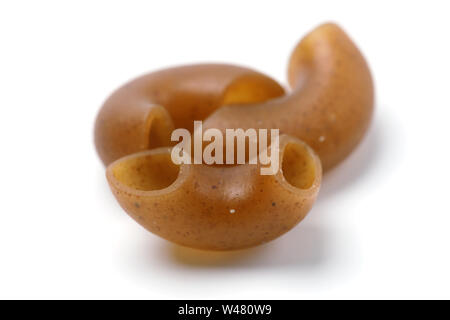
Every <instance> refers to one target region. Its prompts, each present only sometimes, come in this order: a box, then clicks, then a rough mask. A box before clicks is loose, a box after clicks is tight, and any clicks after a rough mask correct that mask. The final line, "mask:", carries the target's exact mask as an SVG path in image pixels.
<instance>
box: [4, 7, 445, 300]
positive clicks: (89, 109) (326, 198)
mask: <svg viewBox="0 0 450 320" xmlns="http://www.w3.org/2000/svg"><path fill="white" fill-rule="evenodd" d="M449 12H450V8H449V5H448V3H447V2H446V1H436V2H432V1H422V2H413V1H405V2H402V1H386V2H384V1H371V2H368V1H367V2H364V1H352V2H348V1H330V2H321V1H305V2H303V3H301V2H300V1H292V2H284V1H274V2H271V3H270V2H264V1H256V2H252V1H220V2H217V1H204V2H197V1H180V2H172V1H158V2H156V1H155V2H150V1H142V2H135V1H129V0H127V1H121V2H116V1H70V2H69V1H52V2H50V1H28V2H24V1H2V2H1V4H0V108H1V109H0V110H1V117H0V142H1V145H0V153H1V158H0V168H1V172H0V194H1V196H0V199H1V201H0V298H162V299H165V298H173V299H175V298H180V299H183V298H193V299H197V298H235V299H240V298H274V299H278V298H450V250H449V246H450V204H449V203H450V202H449V200H450V194H449V190H450V174H449V171H450V170H449V166H450V152H449V146H450V144H449V140H448V139H449V138H450V134H449V133H450V129H449V128H450V118H449V116H450V98H449V92H450V81H449V73H450V60H449V58H450V35H449V33H450V19H449ZM330 20H331V21H335V22H337V23H339V24H340V25H341V26H342V27H343V28H344V29H345V30H346V31H347V32H348V33H349V34H350V36H351V37H352V38H353V39H354V40H355V42H356V43H357V45H358V46H359V47H360V48H361V50H362V52H363V53H364V55H365V56H366V57H367V60H368V62H369V64H370V66H371V69H372V71H373V75H374V78H375V83H376V96H377V103H376V115H375V118H374V122H373V126H372V127H371V129H370V132H369V134H368V135H367V137H366V139H365V140H364V142H363V143H362V144H361V145H360V146H359V147H358V149H357V150H356V151H355V152H354V153H353V154H352V156H351V157H350V158H348V159H347V160H346V161H345V162H344V163H343V164H342V165H340V166H339V167H338V168H336V169H335V170H333V171H332V172H331V173H330V174H328V175H327V176H326V177H325V180H324V182H323V188H322V190H321V193H320V196H319V199H318V201H317V203H316V205H315V207H314V208H313V210H312V211H311V212H310V214H309V215H308V216H307V218H306V219H305V220H304V221H303V222H302V223H301V224H300V225H298V226H297V227H296V228H295V229H293V230H292V231H291V232H289V233H288V234H286V235H285V236H283V237H281V238H279V239H277V240H275V241H273V242H271V243H269V244H267V245H265V246H261V247H258V248H255V249H251V250H246V251H243V252H235V253H228V254H218V253H205V252H200V251H194V250H188V249H183V248H180V247H175V246H174V245H171V244H170V243H168V242H166V241H164V240H161V239H159V238H158V237H156V236H154V235H152V234H150V233H148V232H146V231H145V230H144V229H143V228H141V227H140V226H139V225H138V224H136V223H135V222H134V221H132V220H131V219H130V218H129V217H128V216H127V215H126V214H125V213H124V212H123V211H122V209H121V208H120V207H119V206H118V204H117V203H116V201H115V199H114V197H113V196H112V194H111V193H110V191H109V189H108V186H107V183H106V179H105V178H104V168H103V166H102V165H101V163H100V161H99V160H98V158H97V155H96V153H95V149H94V146H93V123H94V119H95V116H96V112H97V111H98V109H99V107H100V106H101V104H102V102H103V100H104V99H105V98H106V97H107V95H108V94H110V93H111V91H112V90H114V89H115V88H116V87H117V86H119V85H121V84H122V83H123V82H125V81H127V80H129V79H130V78H133V77H135V76H137V75H140V74H142V73H145V72H148V71H152V70H155V69H160V68H164V67H166V66H172V65H177V64H186V63H195V62H229V63H236V64H241V65H246V66H250V67H253V68H255V69H257V70H260V71H262V72H265V73H267V74H269V75H271V76H273V77H274V78H275V79H277V80H279V81H281V82H282V83H286V77H285V72H286V65H287V59H288V57H289V54H290V51H291V49H292V48H293V47H294V46H295V44H296V43H297V42H298V41H299V40H300V38H301V37H302V36H303V35H304V34H305V33H307V32H308V31H310V30H311V29H312V28H313V27H315V26H317V25H318V24H320V23H323V22H325V21H330Z"/></svg>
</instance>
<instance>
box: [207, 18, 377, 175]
mask: <svg viewBox="0 0 450 320" xmlns="http://www.w3.org/2000/svg"><path fill="white" fill-rule="evenodd" d="M288 79H289V83H290V85H291V87H292V92H291V93H290V94H288V95H286V96H284V97H281V98H278V99H272V100H270V101H267V102H264V103H259V104H253V105H246V106H238V105H233V106H224V107H222V108H219V109H217V110H216V111H215V112H214V113H213V114H212V115H211V116H210V117H208V118H207V120H206V121H204V128H205V130H206V129H207V128H218V129H221V130H223V131H224V130H225V129H226V128H243V129H246V128H279V129H280V133H286V134H290V135H293V136H295V137H297V138H299V139H301V140H303V141H305V142H306V143H307V144H308V145H309V146H311V147H312V148H313V149H314V150H315V151H316V152H317V153H318V155H319V157H320V159H321V161H322V167H323V169H324V170H327V169H329V168H331V167H333V166H334V165H336V164H337V163H339V162H340V161H342V160H343V159H344V158H345V157H346V156H347V155H348V154H349V153H350V152H351V151H352V150H353V149H354V148H355V146H356V145H357V144H358V143H359V142H360V140H361V139H362V137H363V136H364V134H365V132H366V131H367V129H368V127H369V123H370V120H371V117H372V113H373V105H374V88H373V82H372V77H371V74H370V70H369V68H368V66H367V63H366V61H365V59H364V57H363V56H362V55H361V53H360V51H359V50H358V48H357V47H356V46H355V45H354V44H353V42H352V40H351V39H350V38H349V37H348V36H347V35H346V34H345V33H344V31H342V30H341V29H340V28H339V27H338V26H337V25H335V24H324V25H321V26H319V27H318V28H316V29H314V30H313V31H312V32H311V33H309V34H308V35H307V36H306V37H304V38H303V39H302V40H301V41H300V43H299V44H298V45H297V46H296V48H295V49H294V51H293V53H292V55H291V58H290V61H289V68H288Z"/></svg>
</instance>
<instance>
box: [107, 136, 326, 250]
mask: <svg viewBox="0 0 450 320" xmlns="http://www.w3.org/2000/svg"><path fill="white" fill-rule="evenodd" d="M279 153H280V161H281V167H280V169H279V170H278V172H277V173H276V174H275V175H260V172H259V167H260V165H249V164H244V165H237V166H208V165H185V164H182V165H180V166H177V165H175V164H173V162H172V160H171V158H170V147H166V148H158V149H153V150H150V151H144V152H141V153H137V154H133V155H130V156H127V157H124V158H121V159H119V160H117V161H115V162H113V163H112V164H111V165H109V166H108V169H107V173H106V176H107V178H108V182H109V184H110V186H111V189H112V190H113V193H114V195H115V197H116V198H117V200H118V201H119V203H120V205H121V206H122V208H123V209H124V210H125V211H126V212H128V214H129V215H130V216H131V217H132V218H133V219H135V220H136V221H137V222H138V223H140V224H141V225H142V226H144V227H145V228H146V229H147V230H149V231H151V232H153V233H155V234H157V235H159V236H161V237H163V238H165V239H167V240H170V241H172V242H175V243H178V244H181V245H184V246H189V247H193V248H200V249H210V250H232V249H241V248H246V247H251V246H255V245H258V244H261V243H264V242H267V241H269V240H272V239H275V238H276V237H278V236H280V235H281V234H283V233H285V232H287V231H288V230H290V229H291V228H292V227H294V226H295V225H296V224H297V223H298V222H300V221H301V220H302V219H303V218H304V216H305V215H306V214H307V212H308V211H309V210H310V208H311V206H312V204H313V202H314V200H315V198H316V195H317V192H318V191H319V186H320V181H321V176H322V172H321V166H320V160H319V158H318V157H317V156H316V155H315V153H314V152H313V151H312V149H310V148H309V147H308V146H307V145H306V144H305V143H303V142H301V141H300V140H297V139H295V138H293V137H290V136H286V135H283V136H280V147H279Z"/></svg>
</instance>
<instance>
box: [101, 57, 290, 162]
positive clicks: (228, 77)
mask: <svg viewBox="0 0 450 320" xmlns="http://www.w3.org/2000/svg"><path fill="white" fill-rule="evenodd" d="M283 94H284V89H283V88H282V87H281V86H280V85H279V84H278V83H277V82H275V81H274V80H272V79H270V78H269V77H267V76H265V75H263V74H261V73H259V72H256V71H253V70H250V69H247V68H243V67H236V66H232V65H220V64H205V65H193V66H184V67H175V68H170V69H165V70H161V71H158V72H153V73H150V74H147V75H145V76H142V77H139V78H137V79H135V80H133V81H131V82H129V83H127V84H125V85H124V86H123V87H121V88H119V89H118V90H116V91H115V92H114V93H113V94H112V95H111V96H110V97H109V98H108V99H107V100H106V102H105V103H104V105H103V107H102V108H101V110H100V112H99V114H98V116H97V120H96V123H95V145H96V148H97V152H98V154H99V156H100V158H101V159H102V161H103V163H104V164H105V165H108V164H109V163H111V162H112V161H114V160H116V159H119V158H121V157H123V156H126V155H129V154H132V153H135V152H138V151H143V150H146V149H151V148H155V147H160V146H170V145H171V144H172V143H171V142H170V134H171V133H172V131H173V129H174V128H186V129H189V130H192V127H193V121H194V120H203V119H205V118H206V117H207V116H208V115H210V114H211V113H212V112H213V111H214V110H216V109H217V108H219V107H220V106H222V105H224V104H233V103H241V104H242V103H255V102H261V101H265V100H268V99H271V98H275V97H279V96H282V95H283Z"/></svg>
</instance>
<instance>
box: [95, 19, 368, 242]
mask: <svg viewBox="0 0 450 320" xmlns="http://www.w3.org/2000/svg"><path fill="white" fill-rule="evenodd" d="M288 71H289V77H288V78H289V83H290V85H291V87H292V92H291V93H289V94H285V92H284V89H283V88H282V87H281V86H280V85H279V84H278V83H277V82H275V81H274V80H272V79H270V78H268V77H267V76H265V75H263V74H261V73H258V72H255V71H252V70H250V69H246V68H242V67H236V66H231V65H194V66H186V67H177V68H171V69H166V70H162V71H159V72H154V73H151V74H148V75H146V76H143V77H140V78H137V79H136V80H133V81H131V82H129V83H128V84H126V85H125V86H123V87H122V88H120V89H118V90H117V91H116V92H114V93H113V94H112V95H111V97H110V98H109V99H108V100H107V101H106V102H105V104H104V105H103V107H102V109H101V110H100V113H99V115H98V117H97V121H96V125H95V143H96V147H97V151H98V153H99V155H100V158H101V159H102V161H103V162H104V163H105V164H106V165H108V168H107V173H106V175H107V179H108V182H109V184H110V187H111V189H112V191H113V193H114V195H115V197H116V198H117V200H118V201H119V203H120V205H121V206H122V207H123V209H124V210H125V211H126V212H127V213H128V214H129V215H130V216H131V217H133V218H134V219H135V220H136V221H137V222H138V223H140V224H141V225H142V226H144V227H145V228H146V229H147V230H149V231H151V232H153V233H155V234H157V235H159V236H161V237H163V238H165V239H168V240H170V241H172V242H175V243H178V244H181V245H184V246H189V247H194V248H201V249H211V250H233V249H240V248H246V247H250V246H254V245H258V244H261V243H264V242H267V241H269V240H272V239H275V238H276V237H278V236H280V235H281V234H283V233H284V232H286V231H288V230H289V229H291V228H292V227H294V226H295V225H296V224H297V223H298V222H299V221H301V220H302V219H303V218H304V216H305V215H306V214H307V212H308V211H309V210H310V208H311V206H312V204H313V202H314V201H315V198H316V195H317V192H318V190H319V187H320V182H321V176H322V168H323V170H328V169H330V168H331V167H333V166H335V165H336V164H338V163H339V162H340V161H342V160H343V159H344V158H345V157H346V156H347V155H348V154H349V153H350V152H351V151H352V150H353V149H354V147H355V146H356V145H357V144H358V143H359V141H360V140H361V139H362V137H363V135H364V134H365V132H366V131H367V128H368V126H369V123H370V120H371V117H372V112H373V103H374V93H373V83H372V78H371V74H370V71H369V68H368V66H367V64H366V62H365V60H364V58H363V56H362V55H361V53H360V52H359V50H358V49H357V48H356V46H355V45H354V44H353V42H352V41H351V40H350V39H349V38H348V36H347V35H346V34H345V33H344V32H343V31H342V30H341V29H340V28H339V27H338V26H336V25H334V24H325V25H322V26H320V27H318V28H316V29H315V30H313V31H312V32H311V33H310V34H308V35H307V36H306V37H305V38H304V39H303V40H302V41H301V42H300V43H299V44H298V45H297V47H296V48H295V50H294V52H293V53H292V56H291V58H290V62H289V70H288ZM194 120H204V122H203V127H204V130H207V129H208V128H216V129H219V130H221V131H222V132H224V131H225V129H230V128H231V129H236V128H242V129H244V130H245V129H250V128H254V129H272V128H273V129H279V130H280V133H281V134H282V135H281V136H280V148H279V150H278V152H279V155H280V163H281V165H280V167H279V168H278V171H277V172H276V174H275V175H261V174H260V168H261V165H260V164H257V165H251V164H248V163H246V164H241V165H231V166H230V165H206V164H196V165H194V164H181V165H176V164H174V162H172V160H171V150H172V145H173V143H172V142H171V141H170V134H171V132H172V131H173V129H175V128H186V129H188V130H190V131H191V132H192V129H193V121H194ZM300 139H301V140H300ZM303 141H304V142H303ZM224 145H225V143H224ZM156 147H158V148H156ZM270 148H271V147H269V149H270ZM147 149H151V150H147ZM313 150H314V151H315V152H317V155H318V156H316V153H315V152H314V151H313ZM319 158H320V160H319Z"/></svg>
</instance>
